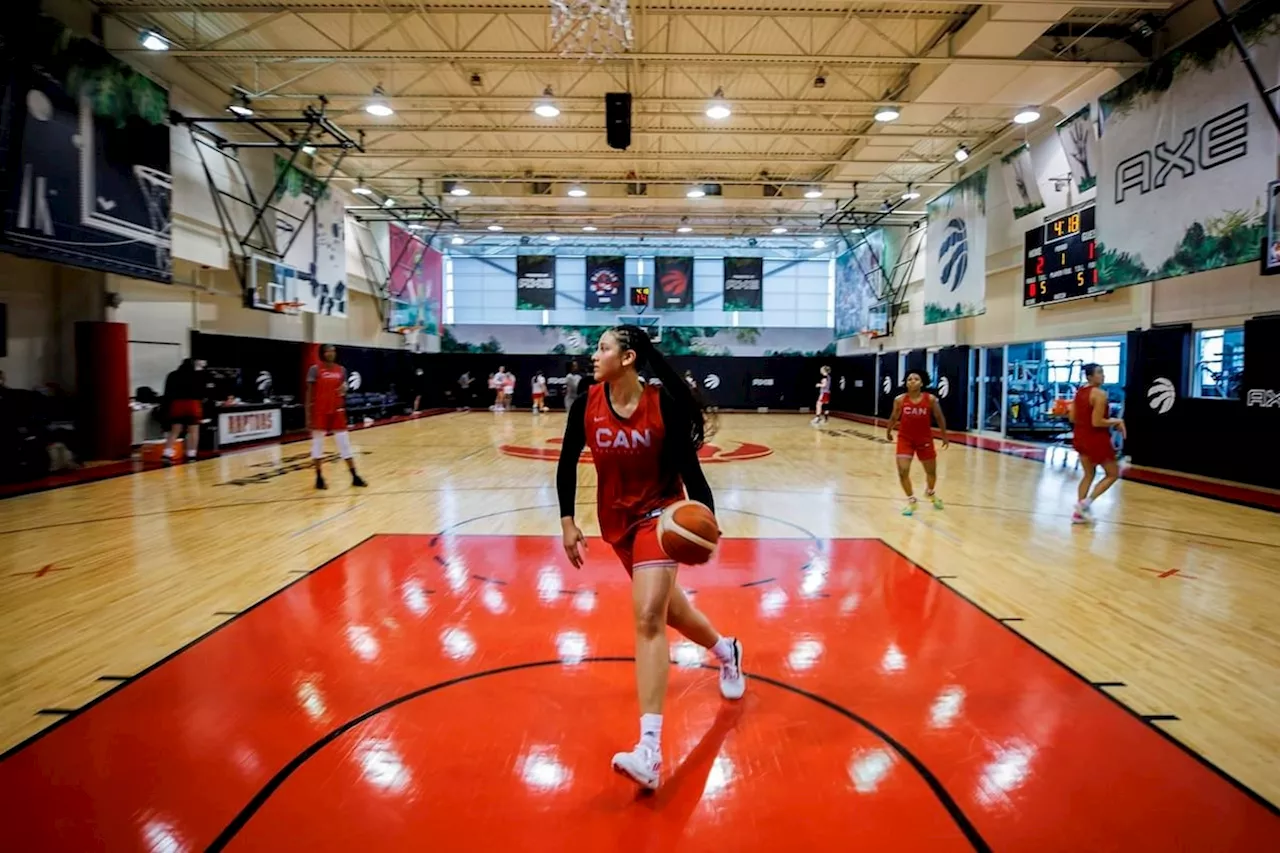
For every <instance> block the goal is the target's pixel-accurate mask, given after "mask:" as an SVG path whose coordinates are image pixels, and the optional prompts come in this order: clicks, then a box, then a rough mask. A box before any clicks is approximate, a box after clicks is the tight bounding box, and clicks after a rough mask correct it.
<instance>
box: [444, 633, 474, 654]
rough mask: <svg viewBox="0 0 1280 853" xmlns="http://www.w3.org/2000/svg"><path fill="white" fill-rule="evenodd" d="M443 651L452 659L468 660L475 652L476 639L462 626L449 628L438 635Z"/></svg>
mask: <svg viewBox="0 0 1280 853" xmlns="http://www.w3.org/2000/svg"><path fill="white" fill-rule="evenodd" d="M440 644H441V645H442V646H444V653H445V654H446V655H448V656H449V657H450V658H452V659H453V660H468V659H469V658H470V657H471V656H472V655H474V654H475V653H476V641H475V640H474V639H473V638H472V636H471V635H470V634H468V633H467V632H466V631H465V630H464V629H462V628H450V629H448V630H447V631H445V632H444V633H443V634H441V635H440Z"/></svg>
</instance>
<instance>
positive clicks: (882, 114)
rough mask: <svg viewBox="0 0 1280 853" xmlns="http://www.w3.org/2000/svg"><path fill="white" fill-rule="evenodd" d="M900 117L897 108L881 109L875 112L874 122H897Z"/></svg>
mask: <svg viewBox="0 0 1280 853" xmlns="http://www.w3.org/2000/svg"><path fill="white" fill-rule="evenodd" d="M900 115H902V113H900V112H898V108H897V107H881V108H880V109H878V110H876V121H897V120H898V117H899V116H900Z"/></svg>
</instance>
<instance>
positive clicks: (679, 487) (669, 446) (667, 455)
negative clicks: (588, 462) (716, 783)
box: [556, 326, 746, 789]
mask: <svg viewBox="0 0 1280 853" xmlns="http://www.w3.org/2000/svg"><path fill="white" fill-rule="evenodd" d="M592 362H593V366H594V368H595V380H596V384H594V385H592V386H591V387H590V388H588V389H587V393H586V395H585V396H582V397H579V398H578V399H577V401H576V402H575V403H574V404H573V408H572V409H571V410H570V411H569V417H568V421H569V422H568V425H567V426H566V427H565V433H564V444H563V445H562V447H561V450H560V464H559V467H558V468H557V470H556V491H557V493H558V495H559V498H560V516H561V518H560V524H561V527H562V529H563V533H564V550H565V553H566V554H567V555H568V557H569V562H571V563H572V564H573V565H574V566H576V567H581V566H582V553H581V552H580V550H579V547H580V546H581V547H583V548H585V547H586V537H585V536H583V534H582V531H581V530H580V529H579V528H578V525H577V524H576V523H575V522H574V519H573V511H574V498H575V494H576V492H577V482H578V457H579V456H580V455H581V454H582V449H583V447H584V446H590V448H591V456H592V459H593V460H594V462H595V467H596V479H597V486H596V494H597V497H596V513H597V515H598V517H599V519H600V534H601V536H602V537H603V539H604V541H606V542H608V543H609V544H610V545H612V546H613V551H614V553H615V554H617V556H618V559H619V560H621V562H622V566H623V568H624V569H626V570H627V574H629V575H630V576H631V604H632V615H633V617H634V619H635V631H636V684H637V688H638V692H639V698H640V742H639V743H638V744H636V746H635V748H634V749H632V750H631V751H630V752H619V753H618V754H617V755H615V756H614V757H613V767H614V769H615V770H617V771H619V772H621V773H624V774H626V775H627V776H630V777H631V778H632V779H634V780H635V781H636V782H638V783H639V784H640V785H642V786H644V787H645V788H650V789H652V788H656V787H657V786H658V777H659V775H660V774H661V768H662V747H661V736H662V700H663V696H664V695H665V693H666V690H667V667H668V659H669V658H668V656H669V654H670V652H669V650H668V648H667V634H666V627H665V626H667V625H670V626H671V627H672V628H675V629H676V630H677V631H679V632H680V633H681V634H684V635H685V636H686V637H688V638H689V639H690V640H692V641H694V642H695V643H697V644H698V645H700V646H702V647H703V648H706V649H710V650H711V653H712V654H713V655H715V657H716V659H717V660H718V661H719V662H720V693H721V695H722V696H724V697H725V698H727V699H739V698H741V697H742V694H743V693H744V692H745V690H746V679H745V678H744V676H743V674H742V644H741V643H739V642H738V641H737V640H736V639H733V638H730V637H722V636H721V635H720V634H719V633H717V632H716V629H715V628H713V627H712V626H711V623H710V622H709V621H707V617H706V616H704V615H702V613H700V612H699V611H698V610H696V609H695V608H694V606H693V604H692V603H690V601H689V599H688V597H687V596H686V595H685V594H684V591H683V590H681V589H680V586H679V585H678V584H677V583H676V568H677V567H676V563H675V562H674V561H673V560H672V559H671V558H670V557H668V556H667V555H666V554H665V553H664V552H663V550H662V546H661V545H660V544H659V542H658V535H657V521H658V515H659V514H660V513H661V512H662V510H663V508H664V507H666V506H668V505H670V504H672V503H674V502H676V501H679V500H683V499H684V497H685V490H686V488H687V489H688V493H689V497H690V498H691V499H692V500H696V501H699V502H701V503H703V504H705V505H706V506H708V507H710V508H712V509H714V504H713V503H712V497H711V488H710V487H709V486H708V485H707V480H706V478H705V477H704V476H703V474H702V468H701V466H700V465H699V464H698V448H699V447H701V446H702V441H703V439H704V438H705V437H706V432H707V427H706V420H705V416H704V413H703V409H702V407H701V405H699V404H698V403H697V401H696V399H695V398H694V396H693V394H692V393H691V391H690V389H689V386H688V385H686V384H685V382H684V380H683V379H682V378H681V377H680V375H679V374H677V373H676V372H675V370H674V369H673V368H672V367H671V365H670V364H668V363H667V361H666V359H664V358H663V357H662V355H661V354H660V353H659V352H658V351H657V350H656V349H654V346H653V343H652V342H651V341H650V340H649V336H648V333H647V332H645V331H644V330H643V329H640V328H638V327H636V326H616V327H614V328H613V329H610V330H609V331H607V332H605V333H604V334H603V335H601V336H600V342H599V345H598V346H597V348H596V352H595V355H594V356H593V357H592ZM641 366H644V367H645V368H646V370H647V372H648V373H650V374H651V375H653V376H654V377H655V378H658V379H660V380H662V385H661V386H655V385H648V384H645V383H642V382H641V380H640V376H639V373H638V372H637V371H638V370H639V368H640V367H641Z"/></svg>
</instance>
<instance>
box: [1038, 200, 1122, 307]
mask: <svg viewBox="0 0 1280 853" xmlns="http://www.w3.org/2000/svg"><path fill="white" fill-rule="evenodd" d="M1094 210H1095V208H1094V206H1093V205H1089V206H1088V207H1085V208H1082V209H1080V210H1077V211H1074V212H1072V213H1067V214H1064V215H1062V216H1059V217H1057V218H1056V219H1051V220H1049V221H1048V222H1046V223H1045V224H1044V225H1041V226H1038V227H1036V228H1032V229H1031V230H1030V231H1028V232H1027V237H1026V254H1025V255H1024V257H1023V268H1022V304H1023V306H1024V307H1026V306H1030V305H1046V304H1049V303H1052V302H1062V301H1063V300H1066V299H1081V298H1083V297H1086V296H1094V295H1096V294H1098V293H1102V292H1103V291H1104V290H1105V288H1102V287H1100V286H1099V285H1098V252H1097V244H1096V242H1095V238H1096V237H1097V232H1096V228H1095V225H1094V222H1095V220H1094Z"/></svg>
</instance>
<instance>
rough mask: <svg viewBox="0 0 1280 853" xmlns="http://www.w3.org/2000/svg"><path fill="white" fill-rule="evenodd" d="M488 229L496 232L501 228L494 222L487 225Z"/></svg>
mask: <svg viewBox="0 0 1280 853" xmlns="http://www.w3.org/2000/svg"><path fill="white" fill-rule="evenodd" d="M489 230H490V231H493V232H495V233H497V232H498V231H501V230H502V226H501V225H498V224H497V223H494V224H493V225H490V226H489Z"/></svg>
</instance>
